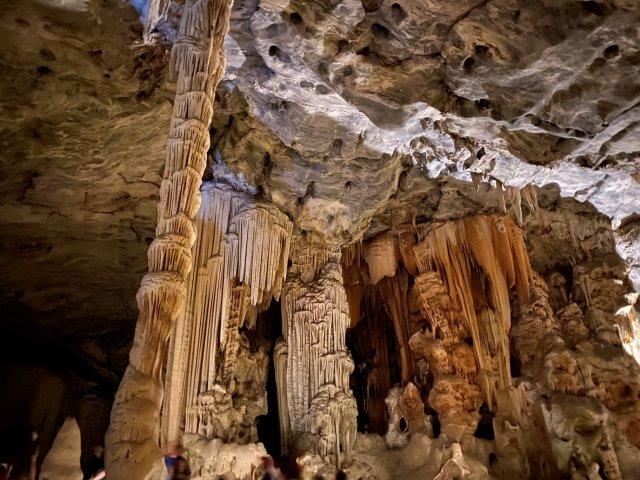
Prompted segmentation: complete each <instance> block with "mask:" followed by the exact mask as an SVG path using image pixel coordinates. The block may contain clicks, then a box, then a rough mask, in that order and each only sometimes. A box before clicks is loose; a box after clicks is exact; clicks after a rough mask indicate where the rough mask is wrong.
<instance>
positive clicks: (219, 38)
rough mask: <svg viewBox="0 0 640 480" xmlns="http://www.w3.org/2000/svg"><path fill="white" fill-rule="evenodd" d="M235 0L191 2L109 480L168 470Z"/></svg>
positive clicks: (109, 456)
mask: <svg viewBox="0 0 640 480" xmlns="http://www.w3.org/2000/svg"><path fill="white" fill-rule="evenodd" d="M230 8H231V1H229V0H188V1H187V2H186V3H185V7H184V10H183V14H182V21H181V25H180V32H179V40H178V42H177V43H176V44H175V45H174V47H173V50H172V53H171V64H170V71H171V72H172V74H173V75H174V78H176V80H177V83H176V96H175V101H174V109H173V114H172V118H171V126H170V130H169V139H168V142H167V151H166V161H165V168H164V175H163V180H162V184H161V187H160V200H159V203H158V225H157V228H156V238H155V240H154V241H153V242H152V243H151V246H150V247H149V252H148V262H149V271H148V273H147V274H146V275H145V276H144V278H143V280H142V284H141V286H140V289H139V291H138V294H137V296H136V298H137V301H138V308H139V311H140V313H139V316H138V322H137V325H136V330H135V335H134V340H133V346H132V349H131V353H130V356H129V366H128V367H127V370H126V372H125V375H124V378H123V380H122V383H121V384H120V388H119V389H118V392H117V394H116V398H115V401H114V404H113V409H112V413H111V424H110V426H109V430H108V431H107V435H106V447H107V448H106V458H105V459H106V463H107V471H108V472H109V478H111V479H114V480H120V479H132V478H136V479H145V478H150V477H151V476H155V475H157V473H158V472H159V471H161V470H162V468H163V464H162V463H163V462H162V455H161V452H160V449H159V447H158V444H157V441H158V440H157V439H158V437H159V414H160V408H161V403H162V395H163V386H162V379H161V375H162V367H163V363H164V360H165V356H166V350H167V341H168V338H169V332H170V331H171V328H172V324H173V321H174V320H175V318H176V317H177V316H178V314H179V313H180V311H181V308H182V306H183V303H184V300H185V298H186V294H187V291H186V281H187V276H188V274H189V272H190V270H191V246H192V244H193V242H194V240H195V237H196V229H195V226H194V222H193V219H194V216H195V215H196V212H197V211H198V208H199V206H200V193H199V188H200V184H201V181H202V174H203V171H204V168H205V166H206V154H207V150H208V148H209V125H210V123H211V116H212V113H213V99H214V91H215V88H216V86H217V84H218V82H219V81H220V79H221V78H222V75H223V73H224V69H225V58H224V52H223V42H224V37H225V35H226V32H227V30H228V28H229V16H230Z"/></svg>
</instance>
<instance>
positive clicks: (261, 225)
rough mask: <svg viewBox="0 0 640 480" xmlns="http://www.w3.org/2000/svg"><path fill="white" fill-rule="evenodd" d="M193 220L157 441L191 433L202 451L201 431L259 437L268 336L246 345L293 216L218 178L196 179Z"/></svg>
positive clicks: (232, 438) (268, 294)
mask: <svg viewBox="0 0 640 480" xmlns="http://www.w3.org/2000/svg"><path fill="white" fill-rule="evenodd" d="M195 223H196V229H197V231H198V236H197V239H196V242H195V243H194V245H193V249H192V258H193V262H194V272H193V274H192V275H190V277H189V282H188V285H187V291H188V294H187V299H186V304H185V305H186V308H185V309H184V312H183V313H182V314H181V315H180V316H179V317H178V319H177V321H176V323H175V326H174V329H173V332H172V336H171V344H170V348H169V357H168V362H167V378H166V383H165V385H166V387H165V400H164V407H163V417H162V422H163V428H162V436H163V439H164V443H167V442H169V443H170V442H179V441H181V440H183V435H187V436H190V437H189V438H191V440H190V441H189V442H185V444H186V446H187V448H189V449H190V452H191V455H194V454H196V451H198V452H199V454H200V455H203V451H202V449H203V447H202V446H201V445H199V442H200V443H201V440H214V439H220V440H222V441H224V442H225V443H229V444H247V443H255V442H257V440H258V437H257V430H256V423H255V422H256V417H258V416H260V415H265V414H266V413H267V395H266V391H265V386H266V380H267V368H268V364H269V354H270V350H271V346H270V345H269V344H268V342H267V341H266V340H263V341H262V342H261V343H260V344H258V345H254V346H252V345H251V344H250V338H249V336H250V331H251V330H255V329H256V322H257V321H258V314H259V313H260V312H261V311H263V310H265V309H266V308H267V307H268V306H269V304H270V302H271V299H272V298H275V299H278V298H279V296H280V291H281V289H282V283H283V280H284V276H285V274H286V271H287V259H288V257H289V242H290V237H291V228H292V224H291V222H290V221H289V219H288V218H287V217H286V216H285V215H284V214H282V213H281V212H280V211H279V210H278V209H277V208H276V207H274V206H273V205H268V204H265V203H262V202H260V201H257V200H256V199H255V198H254V197H253V196H252V195H251V193H248V192H244V191H238V190H235V189H234V188H233V187H232V186H230V185H228V184H225V183H215V182H212V183H206V184H205V185H204V186H203V188H202V204H201V207H200V210H199V212H198V214H197V216H196V222H195ZM254 343H255V342H254ZM207 448H208V447H207ZM248 451H249V450H247V452H248ZM239 452H240V453H242V452H243V450H242V449H239ZM255 459H256V460H258V459H259V456H258V457H256V458H255ZM205 463H206V462H205ZM203 468H204V471H203V474H204V473H205V472H206V471H207V467H206V466H205V467H203ZM218 473H224V472H218Z"/></svg>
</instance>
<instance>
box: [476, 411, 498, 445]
mask: <svg viewBox="0 0 640 480" xmlns="http://www.w3.org/2000/svg"><path fill="white" fill-rule="evenodd" d="M473 436H474V437H476V438H484V439H485V440H493V439H495V433H494V431H493V414H492V413H491V411H490V410H489V407H488V406H487V403H486V402H484V403H483V404H482V405H480V420H479V421H478V428H476V431H475V432H474V434H473Z"/></svg>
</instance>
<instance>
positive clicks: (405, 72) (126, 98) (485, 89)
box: [0, 0, 640, 334]
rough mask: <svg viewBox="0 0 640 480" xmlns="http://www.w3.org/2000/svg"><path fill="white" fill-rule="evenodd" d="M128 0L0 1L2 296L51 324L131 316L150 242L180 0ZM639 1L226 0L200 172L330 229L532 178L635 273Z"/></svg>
mask: <svg viewBox="0 0 640 480" xmlns="http://www.w3.org/2000/svg"><path fill="white" fill-rule="evenodd" d="M136 3H137V4H136V5H135V6H136V7H138V8H139V9H140V10H139V11H136V10H135V8H134V5H131V4H129V3H127V2H124V1H120V0H109V1H98V0H69V1H66V0H28V1H8V2H3V6H2V7H1V8H0V68H1V69H2V75H1V76H0V91H1V92H2V101H1V102H0V105H1V108H2V115H1V117H0V132H1V135H0V150H1V152H2V154H1V156H0V230H1V232H2V233H1V235H0V277H1V279H2V280H1V282H0V288H1V290H2V292H1V293H2V305H3V306H5V311H7V309H9V308H13V307H15V305H20V306H21V308H22V307H24V308H25V309H27V310H28V311H30V312H32V313H33V315H34V316H35V318H37V320H38V322H39V323H40V324H42V325H45V326H49V327H51V328H53V329H55V330H60V331H63V332H65V333H67V334H75V333H80V334H92V333H96V332H98V331H107V330H112V329H116V330H117V329H119V328H125V329H131V328H132V326H133V324H134V320H135V317H136V306H135V296H134V294H135V291H136V289H137V286H138V284H139V282H140V278H141V277H142V274H143V273H144V271H145V269H146V254H145V253H146V249H147V245H148V243H149V242H150V241H151V239H152V238H153V229H154V225H155V217H156V205H157V201H158V189H159V184H160V180H161V175H162V168H163V164H164V148H165V142H166V134H167V131H168V125H169V120H170V116H171V109H172V98H173V85H172V82H171V80H170V78H169V77H168V75H167V68H166V64H167V62H168V58H169V56H168V51H169V49H170V46H171V43H172V42H173V41H174V40H175V30H176V26H177V22H178V18H177V17H176V12H178V11H180V8H179V6H180V2H177V1H164V2H162V1H161V2H153V4H152V5H153V7H152V11H147V10H145V8H146V6H145V5H140V2H136ZM153 8H157V9H158V10H153ZM639 8H640V5H638V3H637V2H635V1H632V0H627V1H624V0H620V1H615V0H614V1H606V2H605V1H602V2H600V1H552V0H548V1H522V0H521V1H513V0H490V1H460V2H451V1H445V0H431V1H429V0H421V1H415V0H397V1H390V0H342V1H336V0H319V1H314V2H308V1H284V0H282V1H280V0H276V1H258V0H244V1H236V2H235V4H234V9H233V15H232V19H231V28H230V32H229V34H228V36H227V40H226V42H225V48H226V52H227V71H226V75H225V78H224V80H223V82H222V83H221V84H220V86H219V88H218V91H217V95H216V103H217V105H216V108H215V109H214V112H215V113H214V119H213V124H212V129H211V140H212V144H211V149H210V155H209V168H208V170H207V172H206V174H205V178H208V179H212V178H225V179H227V181H229V182H231V183H233V184H234V185H236V186H237V187H238V188H239V189H244V190H246V191H248V192H251V193H256V194H258V195H259V196H260V197H262V198H264V199H265V200H268V201H271V202H273V203H274V204H275V205H277V206H279V207H280V208H281V209H282V210H283V211H284V212H285V213H286V214H287V215H288V216H289V217H290V218H291V219H292V220H293V221H294V225H295V228H296V229H297V230H298V231H299V230H307V231H316V232H318V233H321V234H325V235H331V236H336V237H338V238H340V239H341V241H342V242H343V243H348V242H351V241H354V240H358V239H362V238H367V237H369V236H372V235H374V234H376V233H378V232H381V231H384V230H387V229H390V228H395V227H398V226H400V225H402V224H407V223H409V224H416V223H427V222H430V221H434V220H446V219H453V218H460V217H463V216H465V215H468V214H471V213H476V212H482V211H494V210H498V209H499V208H500V197H501V194H500V193H499V192H501V191H502V189H503V188H505V189H506V192H507V193H508V192H509V191H510V190H509V187H515V188H516V189H523V188H525V187H526V186H527V185H533V186H534V187H535V191H537V192H538V197H539V200H540V202H541V203H543V204H545V205H556V206H557V205H558V204H560V203H561V202H564V203H562V205H565V206H567V207H566V208H571V209H572V210H573V211H575V212H578V213H580V214H584V215H586V214H589V215H593V216H598V218H600V220H601V221H604V224H607V223H609V224H610V225H612V226H613V228H614V229H618V233H617V239H618V253H620V255H621V256H622V257H623V258H625V260H626V261H627V263H628V264H629V265H630V266H631V267H632V274H631V276H632V279H633V280H636V281H640V278H639V277H638V276H637V273H636V272H635V271H634V270H633V268H634V267H636V268H640V258H638V254H637V253H634V251H637V250H638V249H637V245H636V243H637V240H635V239H636V238H637V237H638V235H631V234H629V232H632V231H635V230H637V229H638V226H637V224H636V215H637V214H638V213H640V186H639V185H638V180H639V179H640V167H639V162H638V157H639V155H640V153H639V152H640V140H639V139H640V83H639V82H638V78H639V77H640V22H639V18H640V17H639V13H638V10H639ZM140 15H142V18H140ZM518 192H519V190H518ZM518 195H519V193H518ZM518 199H519V197H518ZM518 203H519V202H518ZM528 214H529V210H528V209H526V208H525V212H524V215H525V217H526V216H527V215H528ZM529 223H531V222H529ZM527 224H528V223H527V221H526V219H525V227H526V225H527ZM636 288H637V287H636Z"/></svg>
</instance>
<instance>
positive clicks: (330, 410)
mask: <svg viewBox="0 0 640 480" xmlns="http://www.w3.org/2000/svg"><path fill="white" fill-rule="evenodd" d="M340 256H341V254H340V247H339V245H338V244H337V243H330V242H329V241H327V240H326V239H324V238H319V237H316V236H313V235H310V234H307V235H302V236H299V237H297V238H295V239H294V241H293V242H292V253H291V266H290V268H289V272H288V275H287V281H286V282H285V284H284V286H283V293H282V321H283V328H282V330H283V337H284V338H283V339H282V340H281V341H280V342H279V344H278V346H277V347H276V357H275V363H276V381H277V386H278V396H279V400H280V402H279V405H280V420H281V425H282V438H283V451H288V452H290V453H292V454H293V455H299V454H301V453H304V452H308V451H311V452H314V453H316V454H319V455H321V456H322V457H325V458H330V459H331V460H334V461H335V462H336V463H337V464H339V462H340V452H348V451H350V450H351V448H352V447H353V443H354V441H355V437H356V430H357V423H356V417H357V408H356V401H355V398H354V397H353V394H352V392H351V390H350V388H349V377H350V374H351V372H352V371H353V368H354V365H353V360H352V359H351V356H350V354H349V352H348V351H347V346H346V338H345V337H346V330H347V328H348V327H349V324H350V319H349V306H348V304H347V298H346V293H345V289H344V285H343V279H342V272H341V265H340Z"/></svg>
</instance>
